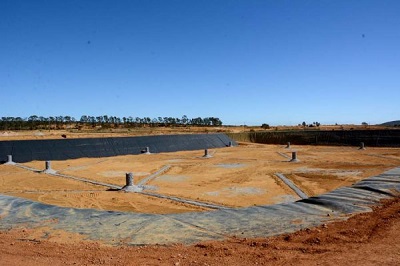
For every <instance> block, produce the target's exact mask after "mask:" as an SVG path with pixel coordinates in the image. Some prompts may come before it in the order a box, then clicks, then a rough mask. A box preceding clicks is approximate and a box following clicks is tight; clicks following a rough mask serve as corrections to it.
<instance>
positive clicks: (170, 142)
mask: <svg viewBox="0 0 400 266" xmlns="http://www.w3.org/2000/svg"><path fill="white" fill-rule="evenodd" d="M230 141H232V143H233V145H236V143H235V142H234V141H233V140H231V139H230V138H229V137H228V136H227V135H225V134H184V135H160V136H142V137H117V138H86V139H52V140H18V141H0V161H6V159H7V155H12V156H13V161H14V162H17V163H24V162H30V161H34V160H38V161H45V160H67V159H77V158H82V157H89V158H93V157H94V158H99V157H110V156H118V155H127V154H140V153H141V151H142V150H143V149H144V148H145V147H149V148H150V152H152V153H160V152H175V151H189V150H201V149H210V148H221V147H226V146H227V145H228V144H229V142H230Z"/></svg>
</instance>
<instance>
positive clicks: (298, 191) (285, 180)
mask: <svg viewBox="0 0 400 266" xmlns="http://www.w3.org/2000/svg"><path fill="white" fill-rule="evenodd" d="M275 176H277V177H278V178H279V179H280V180H282V181H283V183H285V184H286V185H287V186H288V187H290V188H291V189H292V190H293V191H294V192H295V193H296V194H297V195H298V196H299V197H300V198H301V199H307V198H308V196H307V194H306V193H305V192H304V191H302V190H301V189H300V188H299V187H297V186H296V185H295V184H294V183H293V182H292V181H291V180H290V179H288V178H287V177H286V176H284V175H283V174H281V173H275Z"/></svg>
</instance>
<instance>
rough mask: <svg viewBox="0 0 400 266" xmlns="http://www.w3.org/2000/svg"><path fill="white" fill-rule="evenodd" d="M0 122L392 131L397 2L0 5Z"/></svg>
mask: <svg viewBox="0 0 400 266" xmlns="http://www.w3.org/2000/svg"><path fill="white" fill-rule="evenodd" d="M0 99H1V101H0V116H21V117H28V116H30V115H38V116H55V115H70V116H74V117H75V118H77V119H79V118H80V116H81V115H94V116H97V115H113V116H120V117H123V116H133V117H136V116H139V117H144V116H146V117H147V116H148V117H151V118H153V117H158V116H172V117H181V116H182V115H187V116H188V117H198V116H201V117H207V116H214V117H219V118H220V119H221V120H222V121H223V122H224V124H243V123H246V124H248V125H258V124H261V123H269V124H271V125H284V124H286V125H291V124H298V123H301V122H302V121H306V122H310V123H311V122H314V121H318V122H320V123H323V124H325V123H328V124H329V123H339V124H342V123H343V124H345V123H356V124H360V123H361V122H364V121H365V122H368V123H371V124H374V123H381V122H386V121H390V120H397V119H400V108H399V107H400V1H398V0H393V1H385V0H376V1H367V0H343V1H340V0H332V1H323V0H315V1H305V0H304V1H300V0H299V1H293V0H292V1H282V0H274V1H272V0H270V1H268V0H262V1H261V0H260V1H256V0H245V1H240V0H223V1H222V0H220V1H218V0H180V1H177V0H175V1H173V0H171V1H168V0H158V1H155V0H142V1H134V0H131V1H122V0H118V1H115V0H106V1H105V0H92V1H89V0H87V1H84V0H79V1H78V0H68V1H66V0H58V1H57V0H47V1H44V0H35V1H32V0H27V1H20V0H0Z"/></svg>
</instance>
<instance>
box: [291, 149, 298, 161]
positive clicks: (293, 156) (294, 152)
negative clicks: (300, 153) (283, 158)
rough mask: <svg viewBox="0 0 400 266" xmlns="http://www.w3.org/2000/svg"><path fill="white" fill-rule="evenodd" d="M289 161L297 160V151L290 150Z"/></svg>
mask: <svg viewBox="0 0 400 266" xmlns="http://www.w3.org/2000/svg"><path fill="white" fill-rule="evenodd" d="M290 161H291V162H298V161H299V160H298V159H297V151H293V152H292V159H291V160H290Z"/></svg>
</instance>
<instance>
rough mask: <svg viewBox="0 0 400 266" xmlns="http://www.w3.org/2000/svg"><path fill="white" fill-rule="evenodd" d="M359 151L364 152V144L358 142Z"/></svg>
mask: <svg viewBox="0 0 400 266" xmlns="http://www.w3.org/2000/svg"><path fill="white" fill-rule="evenodd" d="M359 150H365V146H364V142H360V148H359Z"/></svg>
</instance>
